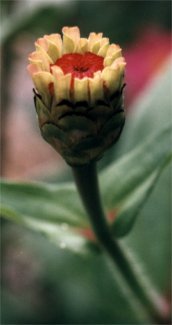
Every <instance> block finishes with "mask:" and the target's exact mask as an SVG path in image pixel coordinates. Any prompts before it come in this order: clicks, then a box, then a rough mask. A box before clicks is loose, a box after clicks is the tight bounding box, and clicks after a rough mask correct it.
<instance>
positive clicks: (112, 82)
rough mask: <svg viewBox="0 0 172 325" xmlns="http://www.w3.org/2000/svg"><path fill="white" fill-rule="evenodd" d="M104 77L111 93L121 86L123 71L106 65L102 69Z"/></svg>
mask: <svg viewBox="0 0 172 325" xmlns="http://www.w3.org/2000/svg"><path fill="white" fill-rule="evenodd" d="M102 79H103V81H104V85H105V87H106V88H107V89H108V90H109V92H110V94H112V93H113V92H114V91H116V90H117V89H118V88H119V86H120V81H121V73H120V69H119V68H118V67H116V69H112V68H111V67H106V68H105V69H104V70H103V71H102Z"/></svg>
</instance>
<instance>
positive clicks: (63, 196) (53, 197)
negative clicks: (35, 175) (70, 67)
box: [1, 181, 87, 227]
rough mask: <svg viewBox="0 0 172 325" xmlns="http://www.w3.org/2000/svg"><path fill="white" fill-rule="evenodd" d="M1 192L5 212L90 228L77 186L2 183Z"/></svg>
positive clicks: (38, 219)
mask: <svg viewBox="0 0 172 325" xmlns="http://www.w3.org/2000/svg"><path fill="white" fill-rule="evenodd" d="M1 189H2V202H1V203H2V206H3V209H4V211H9V210H11V211H14V212H15V214H17V215H19V216H22V215H23V216H27V217H32V218H33V219H35V220H37V221H40V222H42V221H48V222H53V223H54V224H56V223H57V224H61V223H67V224H69V225H71V226H73V227H84V226H87V219H86V214H85V212H84V209H83V208H82V204H81V202H80V199H79V197H78V194H77V191H76V188H75V186H74V184H64V185H59V186H57V185H56V186H55V185H48V184H43V183H42V184H41V183H39V184H37V183H33V184H31V183H29V184H23V183H18V184H17V183H11V182H5V181H2V185H1ZM7 214H8V213H7V212H5V215H7Z"/></svg>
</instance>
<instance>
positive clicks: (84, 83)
mask: <svg viewBox="0 0 172 325" xmlns="http://www.w3.org/2000/svg"><path fill="white" fill-rule="evenodd" d="M74 100H75V101H76V102H77V101H88V100H89V88H88V78H83V79H79V78H75V79H74Z"/></svg>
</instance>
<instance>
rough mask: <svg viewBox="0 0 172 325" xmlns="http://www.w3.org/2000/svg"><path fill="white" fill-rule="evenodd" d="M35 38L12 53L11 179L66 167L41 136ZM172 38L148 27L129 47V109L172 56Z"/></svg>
mask: <svg viewBox="0 0 172 325" xmlns="http://www.w3.org/2000/svg"><path fill="white" fill-rule="evenodd" d="M33 42H34V40H33V39H30V37H29V36H27V37H25V39H23V38H22V39H21V38H20V39H18V40H17V41H16V42H15V44H14V48H13V51H14V53H15V57H16V58H15V60H14V64H13V66H12V71H11V76H10V85H9V98H10V101H9V108H8V114H7V116H6V118H5V122H4V123H5V125H3V130H4V134H3V138H4V139H5V144H4V148H5V150H4V156H3V159H2V164H3V175H2V176H3V177H7V178H10V179H18V180H22V179H27V180H29V179H32V180H33V179H37V178H40V177H42V175H43V176H45V174H46V171H47V173H48V174H51V173H53V171H56V170H57V169H58V168H59V170H60V169H61V168H63V167H64V166H65V163H64V162H63V160H62V159H61V157H60V156H59V155H58V154H57V153H56V152H55V151H54V150H53V149H52V148H51V147H50V146H49V144H47V143H46V142H45V141H44V140H43V139H42V138H41V135H40V132H39V128H38V126H37V121H36V118H35V116H36V114H35V110H34V104H33V93H32V88H33V84H32V82H31V80H30V77H29V76H28V74H27V71H26V66H27V64H28V62H27V57H28V54H29V53H30V52H31V51H33ZM170 50H171V36H170V34H169V33H167V32H165V31H162V30H157V29H156V28H155V27H151V28H146V29H145V30H143V31H142V32H141V33H140V35H139V37H138V38H137V39H136V40H135V41H134V43H133V44H131V45H130V46H129V47H128V48H126V49H125V50H124V51H123V52H124V56H125V58H126V61H127V70H126V84H127V86H126V90H125V96H126V107H127V110H128V108H129V107H131V106H130V104H132V102H133V100H134V98H135V97H136V96H138V95H139V93H140V91H141V90H143V89H144V87H145V86H146V84H147V82H148V81H149V80H150V79H151V77H152V75H153V74H154V73H156V72H157V71H158V69H160V67H161V65H162V64H163V63H164V61H165V60H166V59H167V57H168V56H169V55H170Z"/></svg>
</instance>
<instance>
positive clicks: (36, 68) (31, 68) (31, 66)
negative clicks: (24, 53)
mask: <svg viewBox="0 0 172 325" xmlns="http://www.w3.org/2000/svg"><path fill="white" fill-rule="evenodd" d="M27 71H28V72H29V74H30V76H31V77H32V76H33V75H34V74H35V73H37V72H40V71H41V68H40V67H39V66H37V65H36V64H29V65H28V66H27Z"/></svg>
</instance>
